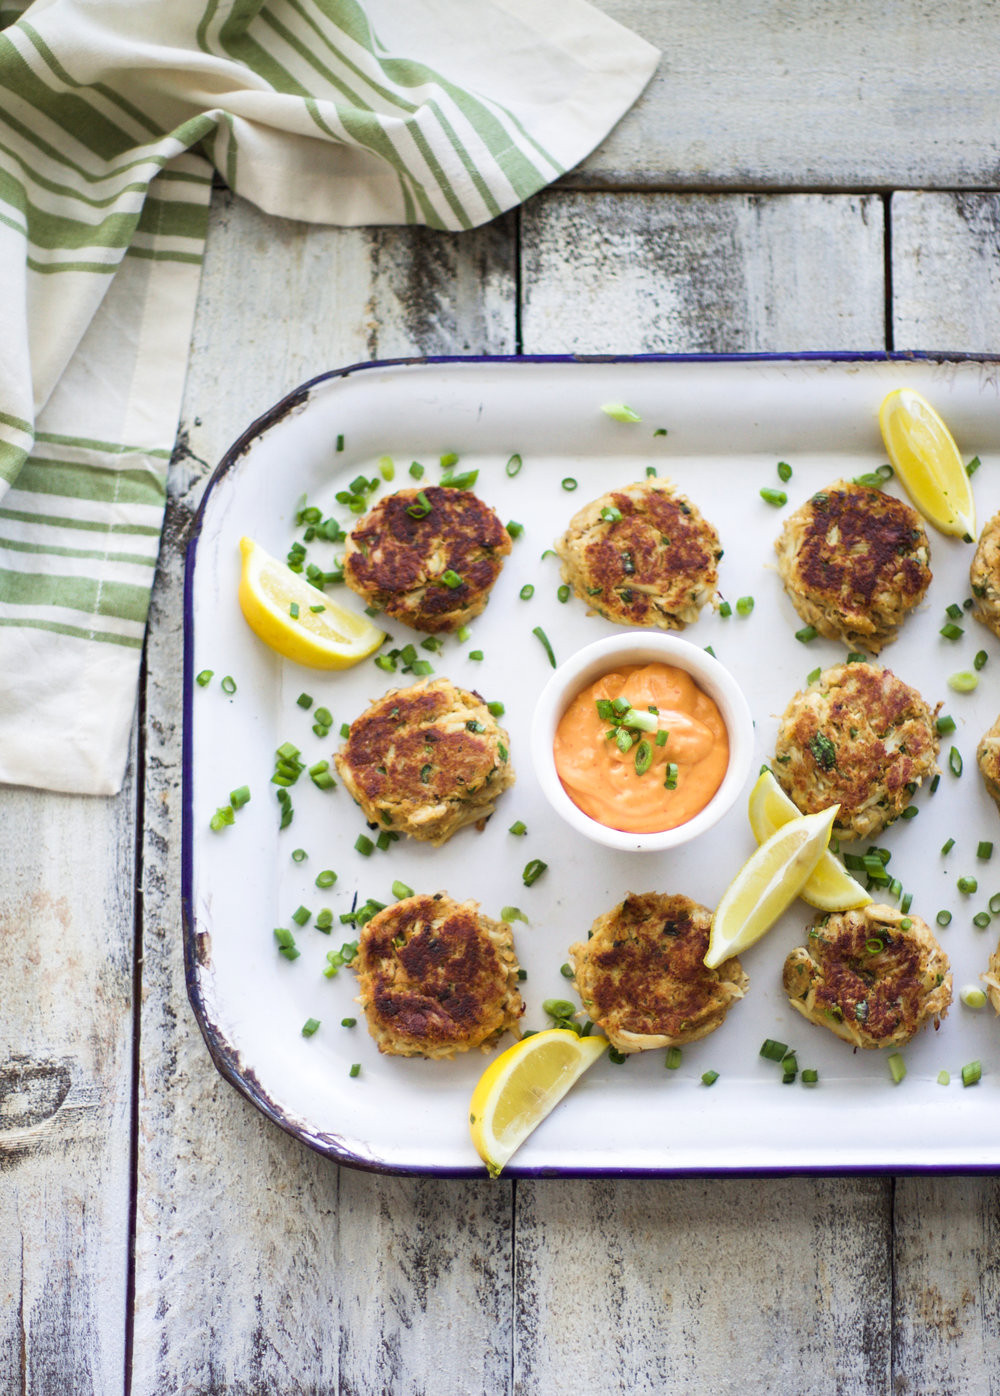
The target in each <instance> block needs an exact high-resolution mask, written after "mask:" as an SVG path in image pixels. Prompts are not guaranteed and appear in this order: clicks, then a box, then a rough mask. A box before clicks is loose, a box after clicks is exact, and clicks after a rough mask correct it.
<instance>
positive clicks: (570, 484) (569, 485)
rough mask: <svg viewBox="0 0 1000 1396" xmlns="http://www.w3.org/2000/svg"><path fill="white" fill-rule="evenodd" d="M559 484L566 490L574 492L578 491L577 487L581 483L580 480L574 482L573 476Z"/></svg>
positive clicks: (567, 477)
mask: <svg viewBox="0 0 1000 1396" xmlns="http://www.w3.org/2000/svg"><path fill="white" fill-rule="evenodd" d="M559 483H560V484H561V485H562V487H563V489H564V490H570V491H572V490H575V489H576V487H577V485H578V484H579V483H580V482H579V480H574V478H573V476H572V475H567V476H565V477H564V478H563V479H562V480H560V481H559Z"/></svg>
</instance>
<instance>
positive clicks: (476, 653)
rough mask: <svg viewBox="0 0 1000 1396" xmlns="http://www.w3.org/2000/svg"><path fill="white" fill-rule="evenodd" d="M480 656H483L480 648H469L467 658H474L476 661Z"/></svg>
mask: <svg viewBox="0 0 1000 1396" xmlns="http://www.w3.org/2000/svg"><path fill="white" fill-rule="evenodd" d="M482 657H483V652H482V650H469V658H470V659H474V660H476V661H477V662H478V661H479V660H480V659H482Z"/></svg>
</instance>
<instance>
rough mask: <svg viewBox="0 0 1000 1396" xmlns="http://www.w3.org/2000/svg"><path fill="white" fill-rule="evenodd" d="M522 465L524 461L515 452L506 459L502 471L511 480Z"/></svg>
mask: <svg viewBox="0 0 1000 1396" xmlns="http://www.w3.org/2000/svg"><path fill="white" fill-rule="evenodd" d="M523 464H524V461H523V460H522V459H521V457H520V456H519V455H518V454H517V452H516V451H515V452H514V454H513V455H512V456H511V457H510V458H509V459H508V461H507V464H506V465H505V466H504V470H505V471H506V472H507V474H508V475H509V476H510V478H511V479H512V480H513V478H514V476H515V475H517V474H518V472H519V471H520V469H521V466H522V465H523Z"/></svg>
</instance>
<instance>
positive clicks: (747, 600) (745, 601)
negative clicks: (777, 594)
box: [736, 596, 753, 616]
mask: <svg viewBox="0 0 1000 1396" xmlns="http://www.w3.org/2000/svg"><path fill="white" fill-rule="evenodd" d="M752 610H753V597H752V596H741V597H740V598H739V599H738V601H737V602H736V614H737V615H739V616H748V615H749V614H750V612H751V611H752Z"/></svg>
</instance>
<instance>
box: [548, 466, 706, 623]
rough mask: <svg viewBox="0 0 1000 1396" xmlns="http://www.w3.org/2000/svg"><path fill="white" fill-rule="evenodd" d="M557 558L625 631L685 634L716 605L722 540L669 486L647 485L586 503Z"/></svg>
mask: <svg viewBox="0 0 1000 1396" xmlns="http://www.w3.org/2000/svg"><path fill="white" fill-rule="evenodd" d="M556 552H557V553H558V554H559V557H560V558H561V560H562V577H563V581H566V582H569V584H570V585H571V586H572V588H573V590H574V591H575V593H576V594H577V596H579V597H580V599H581V600H582V601H585V602H586V603H587V605H588V606H589V607H590V609H591V610H592V611H596V612H597V614H598V615H602V616H605V617H606V618H607V619H608V620H613V621H618V622H619V623H620V624H622V625H655V626H658V627H659V628H660V629H661V630H683V629H684V627H685V626H686V625H688V624H690V623H691V622H693V621H696V620H697V619H698V615H699V613H700V611H701V608H702V607H703V606H704V605H705V603H706V602H709V601H711V602H714V600H715V588H716V584H717V582H718V562H719V559H720V558H721V556H722V549H721V547H720V546H719V535H718V534H717V533H716V531H715V529H714V528H713V527H712V525H711V524H710V523H708V521H707V520H706V519H704V518H703V517H702V515H701V514H700V513H699V512H698V510H697V508H696V507H695V506H694V505H693V504H692V503H691V502H690V500H688V499H686V498H685V497H684V495H682V494H680V493H679V491H678V490H677V489H676V487H675V486H674V485H673V483H672V482H671V481H670V480H666V479H648V480H643V481H641V482H640V483H638V484H635V485H626V486H624V488H622V489H620V490H610V491H609V492H608V493H607V494H602V495H601V496H600V498H599V499H595V500H592V501H591V503H589V504H585V505H584V507H583V508H582V509H580V510H579V511H578V512H577V513H576V514H574V515H573V517H572V519H571V520H570V523H569V527H568V528H567V530H566V532H565V533H564V534H563V536H562V537H561V538H560V539H559V540H558V542H557V543H556Z"/></svg>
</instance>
